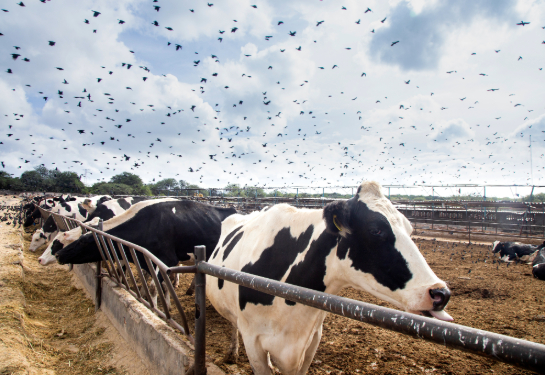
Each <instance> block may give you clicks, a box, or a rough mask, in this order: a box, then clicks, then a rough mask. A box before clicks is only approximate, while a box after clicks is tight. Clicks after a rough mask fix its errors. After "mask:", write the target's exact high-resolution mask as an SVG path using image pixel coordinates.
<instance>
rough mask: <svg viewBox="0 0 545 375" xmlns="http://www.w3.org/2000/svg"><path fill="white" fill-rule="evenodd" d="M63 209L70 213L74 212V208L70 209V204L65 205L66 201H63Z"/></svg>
mask: <svg viewBox="0 0 545 375" xmlns="http://www.w3.org/2000/svg"><path fill="white" fill-rule="evenodd" d="M61 207H62V208H64V209H65V210H66V211H68V212H72V207H70V205H69V204H68V203H65V202H64V201H61Z"/></svg>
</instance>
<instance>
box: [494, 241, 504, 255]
mask: <svg viewBox="0 0 545 375" xmlns="http://www.w3.org/2000/svg"><path fill="white" fill-rule="evenodd" d="M502 249H503V242H500V241H494V243H493V244H492V254H497V253H499V252H500V251H501V250H502Z"/></svg>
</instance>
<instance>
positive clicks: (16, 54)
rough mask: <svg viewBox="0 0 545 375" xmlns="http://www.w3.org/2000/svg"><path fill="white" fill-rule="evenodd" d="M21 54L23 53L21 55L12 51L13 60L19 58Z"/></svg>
mask: <svg viewBox="0 0 545 375" xmlns="http://www.w3.org/2000/svg"><path fill="white" fill-rule="evenodd" d="M19 56H21V55H19V54H18V53H12V54H11V57H12V58H13V60H17V58H18V57H19Z"/></svg>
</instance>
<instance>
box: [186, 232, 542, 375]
mask: <svg viewBox="0 0 545 375" xmlns="http://www.w3.org/2000/svg"><path fill="white" fill-rule="evenodd" d="M415 242H416V243H417V245H418V246H419V248H420V249H421V251H422V253H423V255H424V256H425V258H426V259H427V261H428V263H429V264H430V266H431V268H432V269H433V270H434V271H435V273H436V274H437V275H438V276H439V277H440V278H441V279H443V280H445V281H447V283H448V285H449V288H450V289H451V291H452V297H451V300H450V303H449V305H448V307H447V311H448V312H449V313H450V314H451V315H452V316H453V317H454V319H455V323H458V324H462V325H467V326H470V327H474V328H478V329H483V330H487V331H492V332H496V333H500V334H504V335H509V336H513V337H518V338H523V339H526V340H530V341H534V342H538V343H542V344H545V303H544V302H545V293H544V292H545V283H544V282H543V281H539V280H537V279H534V278H533V277H532V275H531V266H529V265H514V264H511V265H509V266H506V264H500V265H498V264H493V258H492V257H491V256H490V246H488V245H470V246H466V244H459V243H458V242H442V241H432V240H423V239H416V240H415ZM485 260H486V262H484V261H485ZM190 280H191V277H190V276H189V275H186V276H185V277H184V278H183V280H182V283H181V284H182V285H181V286H180V288H179V293H178V294H179V295H183V291H184V290H185V289H184V288H185V287H186V286H187V285H189V282H190ZM341 296H343V297H348V298H352V299H356V300H361V301H365V302H370V303H374V304H377V305H381V306H386V307H393V306H391V305H390V304H388V303H385V302H382V301H380V300H378V299H377V298H375V297H373V296H371V295H369V294H367V293H364V292H360V291H356V290H353V289H347V290H344V291H343V292H342V293H341ZM182 299H183V302H182V303H183V305H184V306H192V303H193V299H192V298H190V297H185V296H184V297H182ZM206 314H207V327H208V328H207V329H208V334H207V338H206V339H207V353H208V355H210V356H211V357H212V358H214V359H216V360H219V359H220V358H221V357H222V355H223V350H224V348H226V347H227V345H228V340H229V334H230V326H229V323H228V322H227V321H226V320H225V319H223V318H222V317H221V316H220V315H219V314H218V313H217V312H216V311H215V310H214V308H213V307H212V306H211V305H208V306H207V311H206ZM188 316H193V309H191V308H190V309H188ZM241 346H242V345H241ZM241 354H242V355H241V358H240V360H239V363H238V364H236V365H222V366H221V367H222V368H223V369H224V370H225V371H226V372H227V373H231V374H236V373H241V374H251V373H252V372H251V368H250V366H249V364H248V359H247V357H246V355H245V353H244V349H243V348H241ZM309 373H310V374H340V373H343V374H361V373H372V374H405V373H437V374H484V373H496V374H525V373H528V372H527V371H524V370H520V369H517V368H515V367H512V366H509V365H506V364H503V363H499V362H496V361H494V360H492V359H488V358H483V357H480V356H477V355H473V354H468V353H465V352H461V351H457V350H451V349H446V348H445V347H442V346H440V345H437V344H433V343H429V342H426V341H424V340H421V339H415V338H412V337H409V336H405V335H402V334H399V333H395V332H392V331H388V330H385V329H382V328H377V327H373V326H370V325H368V324H364V323H360V322H357V321H354V320H350V319H347V318H343V317H340V316H336V315H333V314H329V315H328V316H327V318H326V319H325V322H324V334H323V336H322V340H321V343H320V346H319V347H318V351H317V352H316V356H315V358H314V361H313V364H312V366H311V367H310V370H309Z"/></svg>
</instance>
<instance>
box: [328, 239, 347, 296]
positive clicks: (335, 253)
mask: <svg viewBox="0 0 545 375" xmlns="http://www.w3.org/2000/svg"><path fill="white" fill-rule="evenodd" d="M336 241H337V245H336V246H335V247H334V248H333V249H332V251H331V252H330V253H329V254H328V255H327V256H326V259H325V261H326V262H325V263H326V272H325V277H324V284H325V287H326V288H325V293H328V294H334V295H338V294H339V293H340V292H341V290H343V289H345V288H348V287H350V286H352V287H354V285H353V283H352V282H350V281H349V277H348V275H346V267H349V266H350V263H351V262H352V261H351V259H350V258H349V257H348V256H344V257H342V258H343V259H341V257H340V256H339V252H344V251H350V248H348V249H343V246H348V244H346V243H343V241H346V239H345V238H344V237H343V236H341V235H340V234H339V235H337V236H336Z"/></svg>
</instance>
